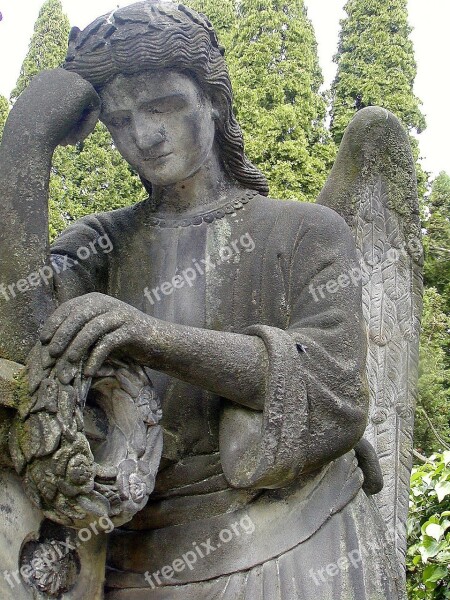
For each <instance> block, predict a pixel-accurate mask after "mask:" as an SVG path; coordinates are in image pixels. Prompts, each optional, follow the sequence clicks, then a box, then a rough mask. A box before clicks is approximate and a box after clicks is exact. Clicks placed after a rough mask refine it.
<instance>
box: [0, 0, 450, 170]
mask: <svg viewBox="0 0 450 600" xmlns="http://www.w3.org/2000/svg"><path fill="white" fill-rule="evenodd" d="M43 1H44V0H0V12H1V13H2V15H3V19H2V20H1V21H0V94H3V95H4V96H6V97H8V96H9V94H10V92H11V90H12V88H13V87H14V85H15V82H16V79H17V77H18V75H19V71H20V67H21V64H22V61H23V59H24V57H25V55H26V53H27V49H28V44H29V41H30V37H31V35H32V32H33V26H34V23H35V21H36V18H37V16H38V12H39V9H40V7H41V5H42V4H43ZM305 3H306V5H307V7H308V12H309V16H310V18H311V20H312V22H313V25H314V28H315V30H316V36H317V41H318V44H319V58H320V63H321V66H322V69H323V73H324V77H325V85H326V86H327V87H328V86H329V85H330V83H331V81H332V80H333V77H334V73H335V65H334V63H333V62H332V57H333V54H334V53H335V52H336V48H337V40H338V33H339V19H340V18H341V17H343V16H344V12H343V10H342V7H343V6H344V4H345V0H305ZM62 4H63V8H64V11H65V12H66V14H67V16H68V17H69V20H70V22H71V24H72V25H77V26H78V27H80V28H83V27H85V26H86V25H88V24H89V23H90V22H91V21H92V20H93V19H95V18H96V17H97V16H99V15H101V14H103V13H106V12H108V11H110V10H112V9H114V8H115V7H116V6H125V5H127V4H131V2H130V1H127V0H125V1H118V0H62ZM408 4H409V18H410V24H411V25H412V27H413V28H414V31H413V33H412V40H413V42H414V47H415V53H416V61H417V64H418V75H417V79H416V86H415V92H416V94H417V95H418V96H419V98H421V100H422V101H423V107H422V110H423V112H424V114H425V115H426V118H427V124H428V127H427V129H426V131H424V132H423V133H422V134H421V135H420V136H419V141H420V148H421V154H422V156H423V158H424V161H423V164H424V167H425V169H426V170H428V171H430V172H431V173H433V174H435V175H437V174H438V173H439V172H440V171H442V170H445V171H447V172H448V173H449V174H450V152H449V146H450V117H449V115H448V110H447V106H448V104H447V103H448V98H449V91H450V85H449V82H448V80H449V77H448V68H449V59H450V35H449V33H448V24H449V23H450V1H449V0H427V1H426V2H425V0H409V2H408Z"/></svg>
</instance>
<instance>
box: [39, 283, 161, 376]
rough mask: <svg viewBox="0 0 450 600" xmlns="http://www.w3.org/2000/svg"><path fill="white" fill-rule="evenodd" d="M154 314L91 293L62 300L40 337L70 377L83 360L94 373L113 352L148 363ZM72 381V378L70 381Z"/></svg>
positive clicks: (64, 372) (87, 374) (88, 372)
mask: <svg viewBox="0 0 450 600" xmlns="http://www.w3.org/2000/svg"><path fill="white" fill-rule="evenodd" d="M155 321H156V319H154V318H153V317H149V316H148V315H146V314H144V313H142V312H141V311H139V310H138V309H136V308H133V307H132V306H130V305H129V304H126V303H125V302H122V301H120V300H117V299H116V298H111V297H110V296H106V295H104V294H98V293H91V294H86V295H85V296H81V297H78V298H74V299H72V300H69V301H68V302H65V303H64V304H62V305H61V306H60V307H59V308H58V309H57V310H56V311H55V312H54V313H53V314H52V316H51V317H50V318H49V319H48V321H47V322H46V324H45V325H44V327H43V329H42V332H41V335H40V339H41V342H42V343H43V344H46V345H48V351H49V354H50V356H51V357H53V358H54V359H55V360H57V362H58V371H59V372H60V373H61V374H62V379H64V378H66V375H67V380H70V379H71V378H72V376H73V373H74V372H75V370H76V368H77V367H78V366H79V364H80V361H81V360H83V359H84V358H86V357H89V358H88V360H87V362H86V365H85V369H84V373H85V375H86V376H87V377H92V376H94V375H95V373H96V372H97V371H98V369H99V368H100V367H101V366H102V364H103V363H104V362H105V360H106V359H107V358H108V356H109V355H111V354H112V353H122V352H123V353H126V355H127V358H130V359H133V360H135V361H136V362H138V363H141V364H145V362H146V360H147V359H148V357H149V356H150V355H151V353H152V349H151V338H152V337H154V336H153V335H152V334H153V333H154V328H155ZM67 382H68V381H67Z"/></svg>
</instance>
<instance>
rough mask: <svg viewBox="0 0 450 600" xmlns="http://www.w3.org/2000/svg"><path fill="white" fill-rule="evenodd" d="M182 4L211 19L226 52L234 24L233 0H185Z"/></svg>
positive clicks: (229, 44)
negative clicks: (218, 0)
mask: <svg viewBox="0 0 450 600" xmlns="http://www.w3.org/2000/svg"><path fill="white" fill-rule="evenodd" d="M183 4H185V5H186V6H189V7H190V8H192V9H194V10H196V11H197V12H199V13H202V14H204V15H205V16H206V17H207V18H208V20H209V21H211V23H212V25H213V27H214V30H215V32H216V33H217V37H218V38H219V42H220V43H221V44H222V46H223V47H224V48H225V50H226V52H227V53H228V52H229V50H230V46H231V35H232V31H233V28H234V27H235V25H236V10H235V0H220V2H217V0H186V1H185V2H183Z"/></svg>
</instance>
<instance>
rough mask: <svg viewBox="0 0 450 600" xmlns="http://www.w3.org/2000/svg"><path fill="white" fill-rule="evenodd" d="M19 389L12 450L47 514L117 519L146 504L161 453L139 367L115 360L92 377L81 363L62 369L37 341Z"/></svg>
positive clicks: (71, 520)
mask: <svg viewBox="0 0 450 600" xmlns="http://www.w3.org/2000/svg"><path fill="white" fill-rule="evenodd" d="M17 389H18V411H17V416H16V418H15V421H14V424H13V428H12V431H11V436H10V452H11V456H12V460H13V463H14V466H15V468H16V470H17V472H18V473H19V475H21V476H22V477H23V484H24V487H25V491H26V492H27V494H28V496H29V498H30V499H31V500H32V502H33V503H34V504H35V505H36V506H37V507H38V508H40V509H41V510H42V511H43V512H44V514H45V516H46V517H47V518H49V519H51V520H52V521H55V522H57V523H60V524H62V525H66V526H69V527H76V528H82V527H86V526H88V525H89V524H90V523H92V522H94V521H96V520H98V519H99V518H100V517H109V518H110V519H111V521H112V522H113V523H114V525H116V526H119V525H122V524H123V523H126V522H127V521H129V520H130V519H131V518H132V517H133V516H134V515H135V514H136V513H137V512H138V511H139V510H141V509H142V508H143V507H144V506H145V504H146V502H147V499H148V496H149V494H150V493H151V492H152V491H153V488H154V484H155V476H156V473H157V470H158V466H159V461H160V458H161V452H162V430H161V427H160V425H159V424H158V423H159V421H160V419H161V416H162V413H161V408H160V404H159V401H158V398H157V396H156V393H155V391H154V389H153V386H152V383H151V381H150V379H149V377H148V375H147V373H146V371H145V369H144V368H143V367H141V366H139V365H136V364H133V363H129V362H123V361H119V360H114V361H110V362H108V363H107V364H105V365H104V366H103V367H102V369H101V370H100V371H99V372H98V374H97V376H96V377H95V378H93V379H85V378H84V377H83V376H82V365H80V366H79V368H76V369H74V370H73V372H72V373H70V374H69V376H68V375H67V372H64V373H63V372H61V371H60V370H59V369H58V363H57V362H56V363H55V360H54V359H53V358H51V357H50V355H49V354H48V350H47V348H46V346H44V345H42V344H41V343H38V344H36V346H35V347H34V348H33V350H32V352H31V353H30V355H29V357H28V360H27V368H26V370H24V372H23V375H22V376H21V377H20V378H19V380H18V387H17ZM86 423H87V424H88V427H87V429H90V430H91V431H86Z"/></svg>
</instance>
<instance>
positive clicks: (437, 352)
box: [414, 288, 450, 455]
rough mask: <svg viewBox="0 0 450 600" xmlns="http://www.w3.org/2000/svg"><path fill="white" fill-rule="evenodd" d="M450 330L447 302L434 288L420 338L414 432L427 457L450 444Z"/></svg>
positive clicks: (426, 301) (427, 296) (426, 298)
mask: <svg viewBox="0 0 450 600" xmlns="http://www.w3.org/2000/svg"><path fill="white" fill-rule="evenodd" d="M449 330H450V317H449V316H448V314H446V313H445V301H444V299H443V298H442V297H441V296H440V295H439V294H438V292H437V291H436V289H435V288H427V289H426V290H425V295H424V307H423V316H422V332H421V336H420V366H419V390H418V391H419V395H418V402H417V409H416V422H415V430H414V445H415V447H416V448H418V449H419V450H420V451H421V452H422V453H425V454H427V455H428V454H431V453H432V452H436V451H442V450H444V448H445V446H444V443H446V444H450V370H449V368H448V364H447V360H446V349H448V342H449V333H448V332H449ZM427 417H428V419H427ZM430 421H431V424H432V425H430ZM433 428H434V430H435V431H434V432H433ZM436 433H437V436H436ZM438 438H440V439H438ZM440 440H441V441H440Z"/></svg>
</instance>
